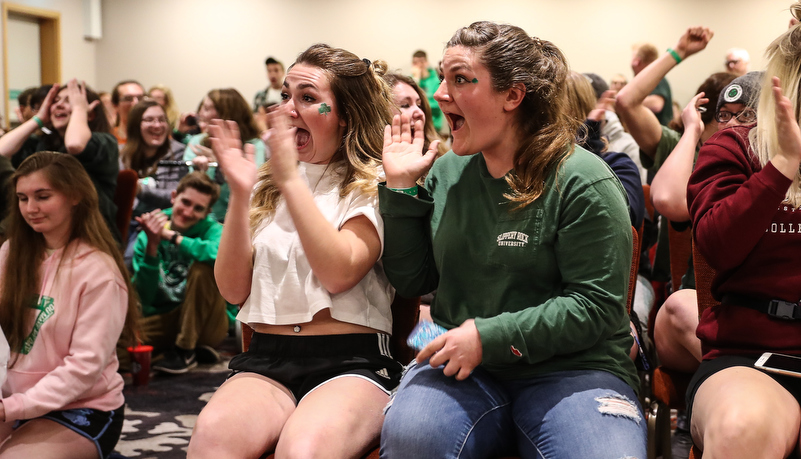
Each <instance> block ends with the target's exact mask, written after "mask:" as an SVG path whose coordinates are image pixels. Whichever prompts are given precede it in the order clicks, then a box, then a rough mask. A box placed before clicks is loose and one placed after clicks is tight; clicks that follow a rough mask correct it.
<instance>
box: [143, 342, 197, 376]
mask: <svg viewBox="0 0 801 459" xmlns="http://www.w3.org/2000/svg"><path fill="white" fill-rule="evenodd" d="M196 366H197V362H196V361H195V351H194V350H191V351H187V350H185V349H181V348H180V347H178V346H175V348H174V349H172V350H170V351H167V352H165V353H164V358H163V359H161V360H159V361H158V362H156V363H154V364H153V369H154V370H157V371H163V372H165V373H170V374H173V375H181V374H184V373H186V372H187V371H189V370H191V369H192V368H195V367H196Z"/></svg>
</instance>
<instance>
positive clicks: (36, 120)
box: [31, 115, 44, 129]
mask: <svg viewBox="0 0 801 459" xmlns="http://www.w3.org/2000/svg"><path fill="white" fill-rule="evenodd" d="M31 119H32V120H34V121H35V122H36V124H38V125H39V128H40V129H41V128H43V127H44V122H43V121H42V119H41V118H39V117H38V116H36V115H33V118H31Z"/></svg>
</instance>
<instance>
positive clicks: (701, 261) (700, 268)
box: [693, 241, 719, 314]
mask: <svg viewBox="0 0 801 459" xmlns="http://www.w3.org/2000/svg"><path fill="white" fill-rule="evenodd" d="M693 268H694V269H695V293H696V295H697V296H698V314H700V313H702V312H704V310H705V309H707V308H710V307H712V306H715V305H717V304H718V303H719V302H718V301H717V300H716V299H715V298H713V297H712V280H714V279H715V270H714V269H712V267H711V266H709V263H707V262H706V258H704V256H703V255H701V252H699V251H698V247H697V246H696V244H695V241H693Z"/></svg>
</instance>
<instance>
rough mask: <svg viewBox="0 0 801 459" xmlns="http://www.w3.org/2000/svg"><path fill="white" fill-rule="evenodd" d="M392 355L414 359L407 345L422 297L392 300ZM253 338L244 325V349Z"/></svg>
mask: <svg viewBox="0 0 801 459" xmlns="http://www.w3.org/2000/svg"><path fill="white" fill-rule="evenodd" d="M391 309H392V338H391V339H390V341H389V342H390V345H391V346H392V349H391V350H392V355H393V356H394V357H395V360H397V361H398V362H400V363H402V364H404V365H406V364H407V363H409V362H411V361H412V359H413V358H414V354H415V350H414V349H412V348H410V347H409V345H408V344H406V338H408V337H409V334H410V333H411V332H412V329H413V328H414V326H415V324H416V323H417V320H418V319H419V317H420V297H416V298H403V297H402V296H400V295H398V294H395V299H393V300H392V306H391ZM252 336H253V329H252V328H250V326H248V325H247V324H245V323H243V324H242V349H244V350H248V348H249V347H250V339H251V337H252Z"/></svg>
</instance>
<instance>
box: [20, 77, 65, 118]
mask: <svg viewBox="0 0 801 459" xmlns="http://www.w3.org/2000/svg"><path fill="white" fill-rule="evenodd" d="M60 88H61V87H60V86H59V85H58V84H54V85H53V87H52V88H50V91H47V95H46V96H45V98H44V100H43V101H42V105H40V106H39V111H38V112H37V113H36V116H37V117H39V119H40V120H42V122H43V123H45V124H47V123H49V122H50V106H51V105H53V99H55V98H56V95H57V94H58V90H59V89H60ZM20 119H21V118H20Z"/></svg>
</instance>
